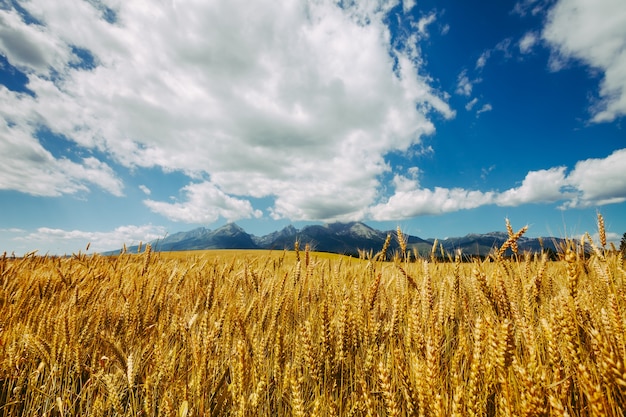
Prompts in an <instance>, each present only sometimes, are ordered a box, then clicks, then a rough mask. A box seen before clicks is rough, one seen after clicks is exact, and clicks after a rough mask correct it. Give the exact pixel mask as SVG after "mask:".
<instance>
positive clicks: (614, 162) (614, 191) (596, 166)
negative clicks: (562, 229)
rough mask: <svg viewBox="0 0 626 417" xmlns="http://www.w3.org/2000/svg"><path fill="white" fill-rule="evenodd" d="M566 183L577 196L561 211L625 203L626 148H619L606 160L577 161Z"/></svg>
mask: <svg viewBox="0 0 626 417" xmlns="http://www.w3.org/2000/svg"><path fill="white" fill-rule="evenodd" d="M567 180H568V183H569V185H571V186H572V187H573V188H574V189H575V190H577V194H576V196H575V197H574V198H572V199H571V200H570V201H568V202H566V203H565V204H564V206H563V207H564V208H570V207H572V208H573V207H590V206H591V207H592V206H598V205H604V204H611V203H621V202H623V201H626V149H619V150H617V151H615V152H613V153H612V154H611V155H609V156H608V157H606V158H601V159H600V158H591V159H586V160H584V161H579V162H578V163H576V166H575V167H574V169H573V170H572V172H571V173H570V174H569V175H568V176H567Z"/></svg>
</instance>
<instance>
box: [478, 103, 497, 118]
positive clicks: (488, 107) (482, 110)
mask: <svg viewBox="0 0 626 417" xmlns="http://www.w3.org/2000/svg"><path fill="white" fill-rule="evenodd" d="M491 110H493V106H492V105H491V104H489V103H486V104H483V106H482V107H481V108H480V109H478V110H477V111H476V116H480V114H481V113H485V112H488V111H491Z"/></svg>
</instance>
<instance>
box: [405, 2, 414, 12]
mask: <svg viewBox="0 0 626 417" xmlns="http://www.w3.org/2000/svg"><path fill="white" fill-rule="evenodd" d="M414 7H415V0H402V10H404V13H409V12H410V11H411V10H413V8H414Z"/></svg>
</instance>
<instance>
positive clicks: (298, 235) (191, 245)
mask: <svg viewBox="0 0 626 417" xmlns="http://www.w3.org/2000/svg"><path fill="white" fill-rule="evenodd" d="M388 234H391V235H392V239H391V242H390V245H389V253H393V252H394V251H396V250H398V249H399V243H398V241H397V239H396V231H395V230H393V231H381V230H377V229H374V228H372V227H370V226H368V225H366V224H365V223H361V222H349V223H330V224H325V225H311V226H305V227H303V228H302V229H296V228H295V227H294V226H292V225H289V226H287V227H285V228H283V229H282V230H279V231H276V232H272V233H269V234H267V235H265V236H260V237H259V236H254V235H251V234H249V233H247V232H246V231H245V230H244V229H242V228H241V227H240V226H238V225H237V224H235V223H228V224H226V225H224V226H222V227H220V228H218V229H215V230H210V229H208V228H206V227H198V228H195V229H192V230H189V231H187V232H178V233H174V234H172V235H169V236H166V237H164V238H163V239H158V240H154V241H152V242H149V243H150V245H151V246H152V248H153V250H156V251H162V252H173V251H187V250H206V249H276V250H283V249H293V248H294V244H295V242H296V241H298V242H299V243H300V247H301V248H302V249H304V247H305V246H306V245H307V244H308V245H310V247H311V249H312V250H316V251H320V252H332V253H340V254H346V255H354V256H357V255H358V254H359V251H365V252H366V253H367V252H372V253H376V252H378V251H380V250H381V249H382V247H383V245H384V243H385V239H386V238H387V235H388ZM404 237H405V239H406V241H407V247H408V248H409V250H412V251H413V250H415V251H418V252H419V253H420V254H422V255H424V254H428V253H430V251H431V249H432V246H433V243H434V241H435V240H434V239H422V238H420V237H417V236H411V235H404ZM507 239H508V234H507V233H505V232H490V233H484V234H476V233H471V234H468V235H466V236H463V237H453V238H446V239H443V240H439V241H438V243H437V246H438V247H439V246H440V245H441V247H443V249H444V251H445V252H447V253H452V254H454V253H455V252H456V251H460V252H461V253H462V254H464V255H471V256H476V255H478V256H486V255H488V254H489V253H490V252H491V251H492V249H493V248H496V247H500V246H502V244H503V243H504V242H506V240H507ZM562 242H563V240H562V239H557V238H552V237H544V238H527V237H524V236H522V237H521V238H520V239H519V240H518V241H517V244H518V247H519V249H520V251H522V252H524V251H529V252H533V253H537V252H540V251H542V250H547V251H554V252H556V251H557V246H559V245H561V244H562ZM127 250H128V252H131V253H133V252H136V251H137V250H138V246H132V247H129V248H127ZM439 251H440V249H438V250H437V253H439ZM119 252H120V251H119V250H118V251H109V252H106V253H105V254H107V255H113V254H117V253H119Z"/></svg>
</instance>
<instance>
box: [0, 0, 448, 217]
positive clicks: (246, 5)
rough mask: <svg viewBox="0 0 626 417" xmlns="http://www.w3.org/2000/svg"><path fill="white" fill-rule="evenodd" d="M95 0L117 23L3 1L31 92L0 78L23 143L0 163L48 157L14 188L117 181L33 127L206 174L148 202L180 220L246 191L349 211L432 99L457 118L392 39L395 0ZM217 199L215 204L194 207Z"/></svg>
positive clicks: (230, 204) (69, 7)
mask: <svg viewBox="0 0 626 417" xmlns="http://www.w3.org/2000/svg"><path fill="white" fill-rule="evenodd" d="M106 4H108V6H109V7H110V8H111V9H114V10H115V16H116V20H115V22H113V23H110V22H108V21H107V20H106V19H104V18H103V16H102V10H100V9H98V8H97V7H96V6H94V3H93V2H78V3H77V2H75V1H73V0H58V1H54V2H51V1H48V0H31V1H29V2H25V3H23V5H22V7H24V8H25V9H26V10H27V11H28V12H29V13H30V14H31V15H32V16H33V17H35V18H36V19H37V20H38V21H40V22H41V25H37V26H34V25H28V24H26V23H24V21H23V20H22V19H21V17H20V16H19V15H18V13H17V12H15V11H11V10H9V11H0V12H1V13H2V14H1V17H2V19H3V20H2V22H3V26H2V28H3V29H2V30H4V31H5V32H3V33H4V36H3V38H4V39H5V41H3V43H2V44H1V45H0V52H2V53H3V54H5V55H6V56H7V57H8V59H9V61H10V62H11V63H13V64H14V65H18V66H19V68H20V69H21V70H22V71H24V72H25V73H26V74H27V75H28V78H29V84H28V88H29V89H31V90H32V91H34V93H35V97H31V96H25V95H20V94H18V93H15V92H12V91H8V90H6V89H3V91H2V96H3V97H2V99H3V103H6V105H5V106H3V108H2V110H1V112H2V114H1V115H2V117H3V118H4V120H5V126H9V125H10V127H5V130H6V129H9V130H10V131H11V135H13V134H14V133H16V132H17V133H19V134H21V142H22V143H23V145H21V147H20V151H19V152H21V153H18V152H17V151H15V152H13V153H12V154H11V158H13V159H14V160H16V161H17V162H15V164H14V165H8V168H7V167H5V168H3V169H4V173H7V174H11V175H14V176H15V175H17V173H18V172H21V170H22V169H27V170H33V171H34V173H33V176H32V177H31V178H36V176H37V175H39V174H38V172H39V171H37V169H36V168H34V167H35V166H36V165H37V164H38V163H39V162H40V161H42V160H45V164H44V166H49V167H53V168H51V169H49V171H51V173H52V174H53V175H51V179H47V180H46V181H47V182H52V183H53V185H54V186H53V187H49V186H43V185H42V186H41V190H44V191H37V188H36V187H37V185H36V184H34V183H35V181H31V182H30V183H29V184H28V187H26V188H24V190H26V192H31V193H37V192H39V193H44V192H47V193H48V194H46V195H58V193H60V192H61V191H60V189H61V188H63V187H64V186H66V185H69V188H67V190H69V191H66V192H76V191H78V190H85V189H88V187H89V186H90V185H93V184H96V185H98V186H101V187H104V188H106V189H108V190H110V191H111V192H113V193H114V194H118V195H119V194H121V187H122V185H121V183H120V182H119V180H117V177H115V175H114V173H113V172H112V171H110V170H109V169H108V167H107V166H106V165H104V164H103V163H102V162H100V163H96V161H95V160H94V159H89V158H88V159H85V160H82V161H79V162H72V164H75V165H76V164H77V165H81V166H84V170H83V171H80V169H78V168H77V167H76V166H74V165H71V164H69V163H68V161H64V160H59V159H55V158H53V157H52V156H51V155H50V153H49V152H48V151H47V150H45V149H44V148H43V147H42V146H41V144H39V142H38V140H37V138H36V130H35V129H33V126H45V127H46V128H47V129H49V130H50V131H51V132H53V133H55V134H58V135H63V136H64V137H65V138H67V139H68V140H70V141H73V142H75V144H76V147H77V149H82V150H85V151H86V152H88V151H91V150H97V151H98V152H99V154H103V155H106V157H107V158H110V159H111V160H113V161H115V162H116V163H117V164H121V165H123V166H126V167H130V168H136V167H160V168H161V169H163V170H164V171H166V172H171V171H182V172H184V173H186V174H187V175H189V176H190V177H191V178H192V179H193V180H194V181H195V182H196V183H198V184H200V183H199V181H201V180H202V178H207V177H210V178H211V182H210V183H207V184H205V185H204V186H203V187H205V189H204V190H205V192H208V194H209V196H210V197H211V198H209V196H207V195H206V194H202V192H201V190H200V189H199V188H198V187H200V185H194V186H189V187H186V188H185V189H183V190H182V192H183V193H188V196H189V197H190V198H189V200H188V201H186V202H184V203H175V204H170V203H166V202H161V203H159V202H157V201H152V200H148V201H149V203H148V204H149V205H150V207H151V208H152V209H154V210H157V211H159V212H161V213H164V214H166V215H167V216H169V217H171V218H177V219H179V220H181V221H190V222H195V221H198V220H201V219H211V218H213V216H214V214H215V213H220V215H221V213H224V214H226V215H228V216H233V215H234V214H235V213H239V214H240V215H245V216H249V215H253V213H252V212H251V211H250V208H249V202H248V201H247V200H246V197H273V198H275V200H276V205H275V207H273V209H272V213H273V215H275V216H278V217H290V218H294V219H296V218H298V219H299V218H302V219H322V217H318V216H331V217H332V218H350V217H354V218H356V217H359V216H361V215H362V210H363V209H362V207H366V206H368V205H369V204H371V203H372V202H373V201H375V198H376V195H377V189H378V188H379V187H380V183H379V179H378V178H380V176H381V174H383V173H384V172H385V171H387V170H388V169H389V168H388V167H387V165H386V163H385V160H384V156H385V155H386V154H387V153H388V152H391V151H400V152H404V151H407V150H409V149H411V148H412V147H414V146H418V145H419V144H420V141H421V138H422V137H423V136H424V135H428V134H432V133H433V132H434V125H433V123H432V122H431V120H430V113H432V112H438V113H441V114H442V115H444V117H447V118H451V117H454V112H453V111H452V110H451V109H450V107H449V106H448V104H447V102H446V99H445V97H444V96H443V95H442V94H441V93H439V92H437V91H435V90H434V89H433V88H431V87H430V84H429V83H430V81H431V79H430V77H429V76H428V75H427V74H424V69H423V68H421V66H420V65H421V62H422V59H421V57H420V55H419V48H417V47H416V46H415V44H411V42H408V43H407V44H406V45H404V46H402V45H401V46H397V45H396V46H392V42H391V35H390V33H389V29H388V28H387V26H386V25H385V23H384V19H385V14H386V13H387V12H388V11H389V10H391V8H392V7H393V6H395V5H397V4H398V2H397V0H395V1H377V2H374V1H372V2H354V3H351V4H349V5H344V6H343V7H339V6H338V5H337V4H336V2H335V1H333V0H321V1H290V0H284V1H270V0H259V1H256V2H253V3H250V2H245V1H243V0H233V1H228V2H219V1H207V2H193V3H190V4H187V5H185V7H181V6H180V5H178V4H177V3H176V2H162V3H159V4H158V5H151V6H149V7H148V6H146V4H145V3H143V2H120V1H117V2H114V3H112V2H109V3H106ZM403 7H405V8H407V10H409V9H410V8H412V7H413V3H412V2H410V1H408V2H406V1H405V3H404V6H403ZM431 19H432V18H431ZM426 23H427V20H425V21H424V22H423V27H424V30H425V28H426ZM6 39H9V41H6ZM15 39H18V41H15ZM413 41H414V42H417V41H418V39H414V40H413ZM414 42H413V43H414ZM72 46H73V47H78V48H82V49H84V50H88V51H90V53H91V54H92V55H93V57H94V60H95V62H96V64H97V65H96V67H95V68H93V69H91V70H84V69H81V68H80V67H78V68H77V67H76V65H75V64H76V63H77V62H78V57H77V56H76V55H74V54H73V53H72ZM53 73H54V74H56V76H55V77H49V74H53ZM8 109H15V110H10V111H9V110H8ZM9 121H10V123H9ZM2 141H3V143H4V144H5V145H6V146H7V147H8V145H9V143H8V139H6V138H2ZM0 146H1V145H0ZM35 156H36V157H37V158H39V159H38V160H37V161H39V162H35V161H34V160H33V159H32V158H33V157H35ZM1 158H2V162H3V163H4V160H5V159H6V158H5V157H4V154H3V156H2V157H1ZM73 160H75V159H73ZM322 166H323V167H324V168H323V169H320V167H322ZM95 173H102V175H104V177H103V179H98V180H97V179H96V176H95ZM55 175H56V177H55ZM39 176H41V175H39ZM57 177H58V178H57ZM22 182H24V181H22ZM72 187H73V188H72ZM50 189H52V190H57V191H56V192H54V193H51V192H49V191H45V190H50ZM72 190H74V191H72ZM196 192H198V193H199V194H197V195H196V194H195V193H196ZM200 195H202V196H204V197H202V198H199V196H200ZM233 195H237V196H238V197H237V198H235V197H232V196H233ZM337 195H345V196H354V199H353V200H348V199H346V201H344V202H342V203H341V204H335V207H334V209H328V210H320V201H326V200H333V199H334V200H335V201H336V200H337V198H336V196H337ZM194 196H196V197H198V198H194ZM214 201H217V203H215V204H222V206H224V205H225V206H226V207H222V206H219V205H217V206H215V207H213V208H206V207H204V206H194V204H207V203H211V204H213V202H214ZM229 218H232V217H229Z"/></svg>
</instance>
